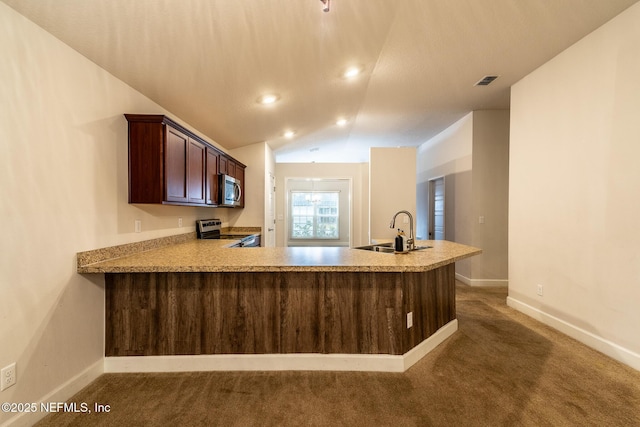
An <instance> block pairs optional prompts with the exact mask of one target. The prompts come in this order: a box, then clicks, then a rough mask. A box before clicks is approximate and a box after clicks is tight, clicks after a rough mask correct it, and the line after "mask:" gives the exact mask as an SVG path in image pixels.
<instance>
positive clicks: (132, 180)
mask: <svg viewBox="0 0 640 427" xmlns="http://www.w3.org/2000/svg"><path fill="white" fill-rule="evenodd" d="M125 117H126V119H127V121H128V122H129V203H159V204H178V205H188V206H217V205H218V203H219V198H220V195H219V182H218V179H219V178H218V175H219V174H220V173H226V174H230V173H229V171H232V173H231V174H230V175H232V176H234V177H236V176H237V175H238V174H240V175H241V176H242V181H241V183H242V187H243V188H242V190H243V191H242V192H243V194H244V169H245V167H246V166H245V165H243V164H242V163H240V162H238V161H237V160H235V159H233V158H232V157H230V156H228V155H227V154H225V153H223V152H222V151H220V150H218V149H217V148H215V147H213V146H212V145H210V144H208V143H207V142H206V141H204V140H203V139H202V138H201V137H199V136H198V135H196V134H194V133H193V132H191V131H190V130H189V129H186V128H184V127H183V126H181V125H179V124H178V123H176V122H174V121H173V120H171V119H170V118H168V117H167V116H164V115H149V114H125ZM243 202H244V199H243ZM241 207H244V203H242V204H241Z"/></svg>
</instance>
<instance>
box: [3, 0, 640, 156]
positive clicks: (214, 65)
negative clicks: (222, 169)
mask: <svg viewBox="0 0 640 427" xmlns="http://www.w3.org/2000/svg"><path fill="white" fill-rule="evenodd" d="M2 1H4V2H5V3H6V4H8V5H9V6H11V7H13V8H14V9H15V10H17V11H18V12H20V13H21V14H23V15H25V16H26V17H27V18H29V19H31V20H32V21H34V22H35V23H36V24H38V25H40V26H41V27H43V28H44V29H46V30H47V31H49V32H50V33H52V34H53V35H54V36H56V37H57V38H59V39H60V40H62V41H63V42H65V43H66V44H68V45H69V46H71V47H72V48H74V49H75V50H77V51H78V52H80V53H81V54H83V55H84V56H86V57H87V58H89V59H90V60H92V61H93V62H95V63H96V64H98V65H99V66H101V67H102V68H104V69H106V70H107V71H109V72H110V73H112V74H113V75H114V76H116V77H118V78H119V79H121V80H123V81H124V82H126V83H127V84H129V85H130V86H132V87H133V88H135V89H137V90H138V91H140V92H141V93H143V94H144V95H146V96H148V97H149V98H151V99H152V100H154V101H155V102H157V103H158V104H160V105H161V106H162V107H163V108H165V109H167V110H168V111H170V112H171V114H173V115H174V117H178V118H180V119H181V120H183V121H184V122H186V123H187V124H188V125H190V126H192V127H193V128H195V129H196V130H197V131H199V132H201V133H203V134H205V135H207V136H208V137H210V138H211V139H213V140H215V141H216V142H218V143H219V144H221V145H222V146H224V147H225V148H227V149H233V148H237V147H241V146H245V145H249V144H253V143H256V142H264V141H266V142H267V143H268V144H269V145H270V146H271V147H272V148H273V149H274V151H275V153H276V159H277V161H279V162H295V161H306V162H308V161H317V162H327V161H328V162H360V161H367V160H368V148H369V147H372V146H375V147H387V146H415V145H419V144H421V143H423V142H425V141H427V140H428V139H429V138H431V137H433V136H434V135H436V134H438V133H439V132H441V131H442V130H444V129H445V128H446V127H448V126H449V125H450V124H452V123H453V122H455V121H456V120H458V119H459V118H461V117H462V116H464V115H465V114H467V113H468V112H470V111H473V110H478V109H506V108H509V88H510V86H511V85H512V84H514V83H516V82H517V81H518V80H520V79H521V78H523V77H524V76H526V75H527V74H528V73H530V72H531V71H532V70H534V69H535V68H537V67H539V66H540V65H542V64H543V63H545V62H546V61H548V60H549V59H551V58H552V57H553V56H555V55H557V54H558V53H560V52H561V51H562V50H564V49H566V48H567V47H569V46H570V45H572V44H573V43H575V42H576V41H578V40H579V39H580V38H582V37H584V36H585V35H587V34H588V33H590V32H591V31H593V30H594V29H596V28H597V27H599V26H600V25H602V24H604V23H605V22H606V21H608V20H610V19H611V18H613V17H614V16H615V15H617V14H619V13H620V12H622V11H623V10H624V9H626V8H627V7H629V6H630V5H632V4H634V3H636V2H637V1H638V0H331V2H330V11H329V12H323V11H322V6H323V4H322V2H321V1H319V0H135V1H132V0H2ZM351 66H357V67H359V68H360V69H361V70H362V72H361V74H360V75H358V76H356V77H354V78H350V79H349V78H345V77H344V76H343V73H344V71H345V70H346V69H347V68H348V67H351ZM486 75H497V76H499V77H498V79H496V80H495V81H494V82H493V83H491V84H490V85H488V86H474V84H475V83H476V82H477V81H479V80H480V79H481V78H483V77H484V76H486ZM268 93H273V94H276V95H277V96H278V100H277V102H275V103H273V104H271V105H262V104H259V103H258V102H257V99H258V98H259V97H260V96H262V95H264V94H268ZM128 112H129V113H157V112H155V111H154V112H150V111H128ZM123 113H124V111H123ZM338 118H344V119H346V124H345V125H343V126H338V125H337V124H336V120H337V119H338ZM287 130H291V131H293V132H295V135H294V136H293V137H292V138H287V137H285V136H284V132H285V131H287Z"/></svg>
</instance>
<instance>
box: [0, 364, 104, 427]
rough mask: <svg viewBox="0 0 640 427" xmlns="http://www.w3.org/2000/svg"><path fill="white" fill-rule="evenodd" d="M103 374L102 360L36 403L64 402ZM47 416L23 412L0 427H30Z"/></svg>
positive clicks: (40, 413)
mask: <svg viewBox="0 0 640 427" xmlns="http://www.w3.org/2000/svg"><path fill="white" fill-rule="evenodd" d="M103 373H104V360H103V359H100V360H98V361H97V362H95V363H94V364H93V365H91V366H89V367H88V368H87V369H85V370H84V371H82V372H80V373H79V374H78V375H76V376H75V377H73V378H71V379H70V380H68V381H66V382H65V383H63V384H61V385H60V386H59V387H57V388H56V389H54V390H53V391H51V392H50V393H48V394H46V395H45V396H43V397H42V398H40V399H39V400H38V401H37V402H66V401H67V400H69V398H71V396H73V395H74V394H76V393H77V392H79V391H80V390H82V389H83V388H84V387H86V386H88V385H89V384H90V383H92V382H93V381H94V380H95V379H96V378H98V377H99V376H100V375H102V374H103ZM38 404H39V403H38ZM47 415H48V414H47V413H46V412H41V411H39V410H38V411H36V412H23V413H20V414H17V416H15V417H13V418H10V419H9V420H7V421H6V422H5V423H3V424H2V426H1V427H8V426H12V427H22V426H32V425H34V424H35V423H37V422H38V421H40V420H41V419H42V418H44V417H45V416H47Z"/></svg>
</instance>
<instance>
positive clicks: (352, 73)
mask: <svg viewBox="0 0 640 427" xmlns="http://www.w3.org/2000/svg"><path fill="white" fill-rule="evenodd" d="M361 72H362V68H360V67H349V68H347V70H346V71H345V72H344V73H343V74H342V77H344V78H345V79H350V78H353V77H356V76H357V75H358V74H360V73H361Z"/></svg>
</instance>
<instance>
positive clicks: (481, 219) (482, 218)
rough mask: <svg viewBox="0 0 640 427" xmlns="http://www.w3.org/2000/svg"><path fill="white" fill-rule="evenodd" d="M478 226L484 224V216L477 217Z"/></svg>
mask: <svg viewBox="0 0 640 427" xmlns="http://www.w3.org/2000/svg"><path fill="white" fill-rule="evenodd" d="M478 224H484V215H480V216H479V217H478Z"/></svg>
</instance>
